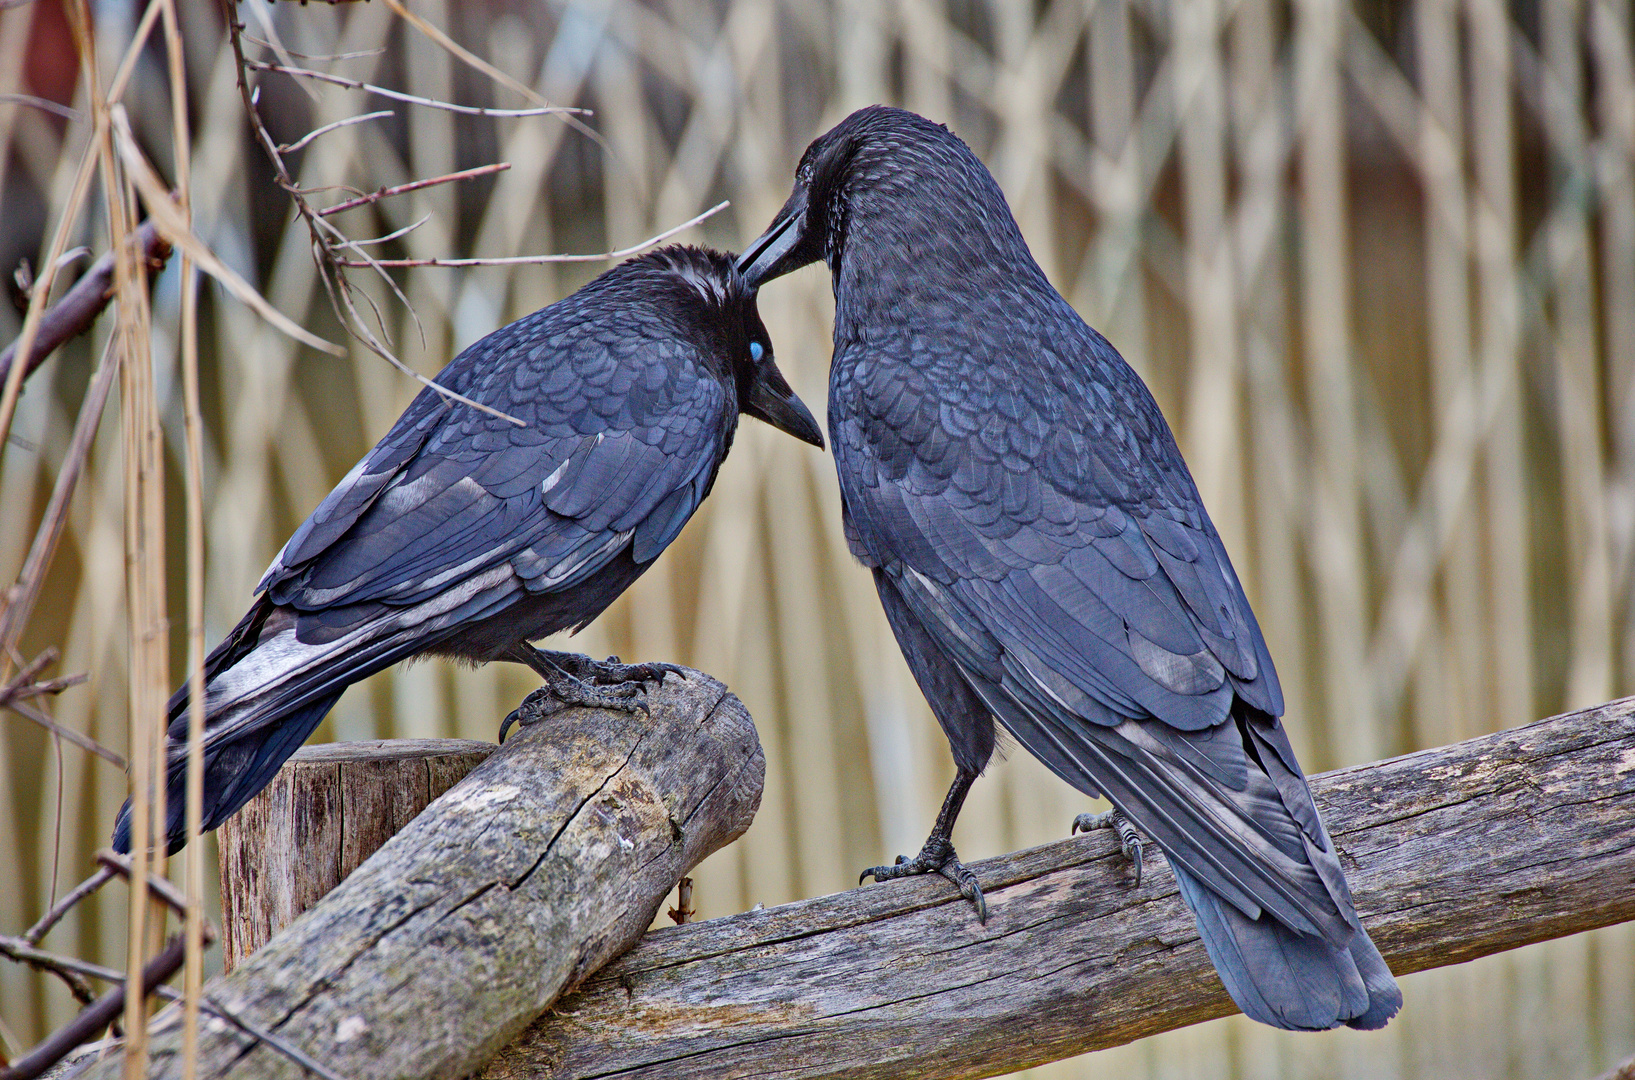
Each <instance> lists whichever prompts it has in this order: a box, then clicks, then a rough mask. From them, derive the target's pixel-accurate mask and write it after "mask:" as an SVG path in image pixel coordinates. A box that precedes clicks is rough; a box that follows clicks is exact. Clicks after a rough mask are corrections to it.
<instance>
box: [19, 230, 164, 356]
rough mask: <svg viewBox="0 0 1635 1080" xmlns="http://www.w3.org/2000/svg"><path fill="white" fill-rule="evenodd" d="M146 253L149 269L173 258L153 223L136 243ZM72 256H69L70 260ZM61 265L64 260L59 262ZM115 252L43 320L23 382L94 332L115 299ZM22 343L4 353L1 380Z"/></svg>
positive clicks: (94, 265) (95, 266)
mask: <svg viewBox="0 0 1635 1080" xmlns="http://www.w3.org/2000/svg"><path fill="white" fill-rule="evenodd" d="M133 242H134V243H135V244H136V245H138V246H139V247H140V248H141V249H142V257H143V258H144V259H146V260H147V263H148V267H149V268H150V269H153V270H157V269H159V268H160V267H162V266H164V265H165V261H166V260H167V259H169V258H170V241H168V240H166V239H165V238H164V237H163V236H162V235H160V233H159V230H158V229H157V228H156V227H155V226H154V224H153V222H151V221H148V222H144V223H143V225H142V227H141V228H140V229H138V230H137V231H136V237H135V239H134V241H133ZM70 254H72V252H69V253H65V254H64V256H63V258H67V257H68V255H70ZM59 261H60V260H59ZM52 276H54V275H46V276H45V277H44V278H42V279H41V280H40V281H39V282H36V283H35V284H34V288H39V287H40V286H41V284H42V283H43V282H45V281H49V280H50V278H51V277H52ZM113 278H114V252H112V251H107V252H104V253H103V255H102V257H101V258H100V259H98V260H97V261H96V262H95V263H92V264H91V268H90V269H89V270H87V271H85V273H84V274H82V275H81V276H80V279H79V280H78V281H76V282H75V283H74V287H73V288H71V289H69V290H68V292H67V293H65V294H64V295H63V297H62V299H60V300H58V301H57V302H56V303H55V304H52V305H51V307H50V308H48V309H47V310H46V312H45V314H43V315H41V316H40V327H39V330H38V331H37V332H36V333H35V336H34V345H33V347H32V348H30V349H29V353H28V363H27V364H26V365H25V366H24V368H23V375H22V377H23V378H25V379H26V378H28V377H29V376H30V375H32V374H34V372H35V370H36V369H38V368H39V366H40V365H41V364H43V363H45V361H46V359H47V358H48V357H49V356H50V355H51V354H52V353H53V352H55V351H56V349H57V348H58V347H59V346H60V345H62V344H63V342H65V341H68V340H69V339H71V338H74V337H77V336H78V335H80V334H83V333H84V332H85V331H87V330H89V329H90V328H91V324H92V323H94V322H95V321H96V317H97V316H98V315H100V314H101V313H102V309H103V308H105V307H107V306H108V301H109V300H111V299H113V291H112V290H113ZM18 344H19V342H18V341H14V342H12V343H11V344H10V345H8V346H6V350H5V351H4V352H0V379H5V378H6V377H7V376H8V375H10V374H11V365H12V362H13V361H14V360H15V359H16V356H17V346H18Z"/></svg>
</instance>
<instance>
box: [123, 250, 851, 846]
mask: <svg viewBox="0 0 1635 1080" xmlns="http://www.w3.org/2000/svg"><path fill="white" fill-rule="evenodd" d="M437 382H438V383H439V384H441V385H442V386H445V387H447V388H448V389H450V390H453V391H454V392H456V393H458V394H461V395H463V396H465V397H467V398H470V399H472V400H475V401H478V402H481V403H482V404H484V405H488V406H490V407H492V408H494V409H497V410H499V411H500V412H502V413H505V414H508V415H509V416H512V417H515V418H517V419H519V420H521V421H523V425H524V426H521V427H518V426H516V425H514V424H512V423H511V422H509V421H508V420H505V419H502V418H500V417H496V416H494V415H491V414H489V413H485V412H481V411H478V410H477V409H473V408H471V407H470V406H468V405H463V404H459V403H457V402H451V401H450V400H449V399H447V398H446V397H444V396H442V395H439V394H438V393H437V392H436V391H433V390H430V389H428V390H425V391H422V392H421V394H420V395H419V396H418V397H416V398H415V399H414V401H413V402H412V403H411V404H410V405H409V407H408V409H407V411H405V412H404V414H403V416H402V417H401V418H399V420H398V421H397V423H396V424H394V425H393V426H392V430H391V431H389V432H387V434H386V437H385V438H384V439H382V440H381V441H380V443H379V444H378V445H376V447H375V448H374V449H373V450H372V451H370V453H369V455H368V456H367V457H365V458H364V459H363V460H362V461H361V462H359V463H358V464H357V466H356V467H354V468H353V469H352V471H351V472H350V473H348V474H347V476H346V478H345V479H343V480H342V481H341V482H340V484H339V485H338V486H336V488H335V490H334V491H332V492H330V494H329V496H328V497H327V498H325V499H324V501H323V502H322V503H321V504H319V506H318V509H317V510H315V511H313V514H312V516H311V517H309V518H308V519H307V520H306V522H305V523H304V524H302V525H301V527H300V528H299V529H297V530H296V531H295V535H294V536H292V537H291V538H290V540H289V543H287V544H286V545H284V550H283V551H282V552H281V553H280V554H279V556H278V557H277V558H276V559H274V560H273V564H272V567H271V568H270V569H269V570H268V571H267V574H266V576H265V577H264V578H262V580H261V584H260V585H259V586H258V587H257V591H258V592H260V593H261V596H260V598H259V599H258V600H257V601H256V603H255V605H254V606H253V607H252V608H251V609H250V611H249V614H247V615H245V616H244V618H243V620H242V621H240V622H239V624H238V626H237V627H235V628H234V630H233V632H232V633H231V634H229V635H228V636H227V640H226V641H224V642H222V644H221V645H219V646H218V647H217V648H216V650H215V651H214V652H212V653H211V654H210V656H209V658H208V659H207V660H206V662H205V663H206V668H205V677H206V679H207V683H206V708H207V714H206V720H205V739H204V746H205V749H204V761H205V779H204V828H205V829H214V828H215V827H216V826H218V825H220V824H221V823H222V821H224V820H225V819H226V818H228V817H229V816H231V815H232V814H233V813H234V812H235V811H237V810H238V809H239V807H241V806H243V805H244V803H245V801H246V800H248V799H249V798H250V796H252V795H254V794H255V793H256V792H257V791H259V790H261V788H263V787H265V786H266V785H267V784H268V783H269V782H270V781H271V780H272V778H273V776H274V774H276V773H277V771H278V767H279V765H281V764H282V763H283V762H284V760H285V759H286V758H288V757H289V756H290V754H292V753H294V752H295V749H296V748H297V747H298V746H300V745H301V744H302V743H303V742H305V741H306V739H307V736H309V735H311V734H312V730H313V729H314V728H315V727H317V726H318V722H319V721H320V720H322V719H323V717H324V715H325V714H326V713H328V712H329V710H330V707H331V706H333V705H334V704H335V701H336V699H337V698H339V697H340V695H341V693H342V691H344V690H345V689H346V687H347V686H348V685H350V684H351V683H354V682H356V681H358V680H359V679H362V678H364V677H365V676H367V675H371V674H373V673H375V672H377V671H380V670H381V669H383V668H385V667H388V666H390V665H391V664H394V663H396V662H398V661H399V660H404V659H407V658H409V657H411V656H419V655H422V654H428V653H429V654H434V655H441V656H450V657H455V658H457V659H461V660H465V661H472V662H479V663H480V662H484V661H489V660H511V661H515V662H517V663H523V664H527V665H529V666H530V667H532V668H533V669H534V670H535V671H537V672H538V673H539V674H540V675H541V676H542V677H543V678H544V679H545V680H546V682H547V684H548V686H549V688H550V690H551V691H552V692H553V694H554V695H555V696H556V697H557V698H558V699H560V700H562V701H564V702H568V703H574V704H588V705H596V706H601V707H612V708H623V709H626V710H629V709H633V708H636V707H638V704H637V702H638V695H639V694H640V692H641V685H640V682H639V681H634V680H643V679H655V678H656V679H662V678H663V677H664V672H665V671H666V670H669V665H663V664H639V665H620V664H617V663H613V662H609V663H593V662H591V661H588V660H587V659H586V658H584V657H578V656H574V655H572V654H564V653H543V652H540V651H539V650H537V649H535V648H534V647H533V646H532V645H530V644H529V642H530V641H534V640H537V639H539V638H542V637H544V636H546V635H548V634H554V633H556V632H558V631H561V630H566V629H577V628H579V627H582V626H584V625H585V624H586V623H588V622H589V621H590V620H591V619H593V618H595V617H596V616H597V615H598V614H600V613H601V611H602V610H603V609H604V608H606V607H607V606H608V604H610V603H611V602H612V601H613V599H614V598H615V597H617V596H618V595H619V594H620V593H621V592H623V591H624V590H625V588H626V587H628V586H629V585H630V583H631V582H632V581H634V580H635V579H636V578H637V577H638V576H639V575H640V574H641V573H642V571H643V570H646V569H647V567H649V566H650V565H652V563H653V560H654V559H656V558H658V556H659V553H660V552H662V551H663V550H664V549H665V547H666V546H667V545H668V544H669V543H670V541H672V540H674V539H675V538H676V534H677V533H679V532H680V531H681V527H682V526H683V525H685V524H686V522H687V519H688V518H689V517H691V516H692V513H693V511H694V510H696V509H698V505H699V503H701V502H703V501H704V496H705V495H707V494H708V493H709V490H710V485H711V484H712V483H713V482H714V480H715V474H716V470H717V469H719V468H720V466H721V462H722V460H723V459H724V458H725V457H726V455H727V450H728V448H729V447H730V446H731V445H732V437H733V432H734V430H735V429H736V428H737V425H738V414H739V413H740V412H744V413H747V414H748V415H750V416H754V417H757V418H759V419H761V420H764V421H766V422H767V423H769V424H772V425H773V426H774V427H777V428H780V429H782V430H783V431H786V432H788V433H789V434H791V435H794V436H795V437H796V438H798V439H803V440H805V441H806V442H809V443H812V444H813V445H816V446H819V447H821V446H822V445H823V435H822V431H821V429H820V428H819V427H818V425H817V422H816V421H815V420H814V419H813V418H812V414H811V413H810V412H809V411H808V410H807V408H806V406H805V405H804V404H802V403H801V401H800V399H798V398H797V397H796V396H795V395H794V393H793V392H792V391H791V390H790V388H789V384H788V383H787V382H785V381H784V377H783V375H782V374H781V373H780V372H779V371H778V368H777V366H776V365H775V364H774V363H773V359H772V344H771V341H770V339H769V338H768V337H767V333H766V328H765V327H764V326H763V325H762V324H761V319H760V316H759V315H758V314H757V312H756V308H755V291H754V289H753V288H750V287H748V286H747V285H746V284H745V282H744V280H743V278H741V277H740V276H739V274H738V272H737V270H736V269H735V268H734V266H733V261H732V258H731V257H730V256H727V255H722V254H720V253H717V252H710V251H702V250H698V249H694V248H686V247H672V248H666V249H664V250H661V251H657V252H653V253H651V254H648V255H644V256H642V257H640V258H637V259H633V260H631V261H630V262H627V263H624V264H623V265H621V266H617V267H615V268H613V269H612V270H609V271H608V272H607V273H605V274H603V275H602V276H600V277H598V278H597V279H596V280H595V281H592V282H591V283H590V284H588V285H586V286H585V287H584V288H583V289H581V290H579V291H578V292H577V293H575V294H574V295H572V296H570V297H568V298H567V299H565V300H562V301H560V302H559V303H555V304H552V305H551V306H549V307H547V308H544V309H543V310H541V311H537V312H535V313H534V314H532V315H529V316H528V317H527V318H524V319H521V320H519V321H517V322H514V323H512V324H511V325H509V326H507V327H505V328H503V329H501V330H498V331H496V332H495V333H493V334H490V335H489V336H488V337H486V338H483V339H482V340H481V341H479V342H477V343H476V344H475V345H472V346H471V347H470V348H468V349H466V350H465V351H464V352H462V353H461V354H460V355H459V356H458V357H456V358H455V359H454V360H453V361H452V362H451V363H450V364H449V365H448V366H447V367H445V368H444V369H443V371H442V373H441V374H439V375H438V376H437ZM187 698H188V695H187V690H186V687H185V686H184V687H183V688H182V689H181V690H179V691H177V693H176V695H175V696H174V697H172V698H171V700H170V728H169V739H170V746H169V750H170V773H169V782H168V787H167V805H168V818H169V820H168V822H167V833H168V836H169V841H170V849H171V850H172V851H175V850H176V849H177V848H179V847H180V846H181V845H182V844H183V842H184V841H185V835H186V832H185V826H184V816H183V811H184V791H185V788H184V783H185V774H186V771H187V763H186V741H187V711H188V710H187ZM130 841H131V837H130V804H129V802H127V803H126V805H125V808H124V809H123V810H122V811H121V812H120V816H119V822H118V824H117V825H116V827H115V832H114V846H115V848H116V849H118V850H119V851H128V850H129V849H130Z"/></svg>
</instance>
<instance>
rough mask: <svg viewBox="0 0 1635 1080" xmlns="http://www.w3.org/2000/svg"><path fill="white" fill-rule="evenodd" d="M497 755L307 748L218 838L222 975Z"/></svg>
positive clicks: (378, 745)
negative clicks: (451, 789) (429, 806)
mask: <svg viewBox="0 0 1635 1080" xmlns="http://www.w3.org/2000/svg"><path fill="white" fill-rule="evenodd" d="M495 749H496V747H495V746H494V744H493V743H482V742H471V741H469V740H466V739H391V740H388V741H379V740H377V741H372V742H348V743H324V744H320V745H317V746H303V747H302V748H301V749H299V750H297V751H296V752H295V754H294V756H292V757H291V758H290V759H289V761H288V762H286V763H285V764H284V767H283V768H282V769H280V770H279V771H278V775H277V776H276V777H274V779H273V782H272V783H271V784H268V785H267V786H266V787H265V788H263V789H262V790H261V792H260V793H259V794H258V795H256V797H255V798H253V799H251V800H250V801H249V802H248V803H246V804H245V806H244V809H243V810H240V811H239V812H238V813H237V814H235V815H233V816H232V817H230V818H228V819H227V822H226V823H225V824H224V825H222V827H221V829H220V830H219V831H218V832H217V834H216V837H217V843H216V846H217V849H218V850H219V852H220V854H221V913H222V970H224V971H232V970H233V969H234V968H235V967H237V966H238V963H239V961H240V960H242V959H244V957H246V956H249V955H250V954H251V953H253V952H255V951H256V950H257V949H259V948H261V946H263V945H265V944H266V943H267V942H268V941H269V940H271V939H272V937H273V935H274V934H276V933H278V932H279V931H280V930H282V929H284V927H286V926H288V925H289V924H290V923H292V922H294V921H295V920H296V917H297V916H299V915H301V914H302V913H303V912H305V911H306V910H307V909H308V908H310V907H312V906H313V905H314V904H316V903H317V902H318V901H319V900H322V899H323V898H324V897H325V896H327V895H329V893H330V891H331V890H332V889H334V888H335V887H336V886H337V885H339V884H340V883H341V882H342V881H344V880H346V878H347V877H348V876H350V875H351V873H352V871H353V870H356V869H357V868H358V866H359V865H360V864H362V863H363V861H364V860H365V859H367V858H368V857H369V856H371V855H373V854H374V853H375V852H376V851H377V850H379V848H380V846H381V845H382V844H384V843H386V841H388V840H390V839H391V838H392V837H393V836H395V835H397V833H398V832H399V831H400V830H401V829H402V828H403V827H404V826H406V825H407V824H408V823H409V822H411V821H413V820H414V819H415V817H416V816H417V815H419V813H420V812H421V811H422V810H424V809H425V808H426V807H427V806H428V805H430V803H431V802H432V800H434V799H436V798H438V797H439V796H440V795H442V794H443V792H445V791H447V790H448V789H449V788H451V787H453V786H454V785H455V784H457V783H459V782H460V781H461V780H463V779H465V777H466V775H467V774H468V773H470V772H471V770H472V769H475V768H476V767H477V766H478V765H481V764H482V763H483V762H484V761H486V760H487V759H488V756H489V755H490V754H492V753H493V752H494V750H495Z"/></svg>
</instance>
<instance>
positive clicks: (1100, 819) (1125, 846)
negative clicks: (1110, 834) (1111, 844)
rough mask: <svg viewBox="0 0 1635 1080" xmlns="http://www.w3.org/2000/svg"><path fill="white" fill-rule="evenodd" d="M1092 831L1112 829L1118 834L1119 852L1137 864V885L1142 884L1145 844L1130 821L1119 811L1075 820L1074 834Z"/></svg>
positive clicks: (1088, 815) (1081, 815)
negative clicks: (1142, 851) (1142, 856)
mask: <svg viewBox="0 0 1635 1080" xmlns="http://www.w3.org/2000/svg"><path fill="white" fill-rule="evenodd" d="M1091 829H1112V830H1113V831H1114V832H1116V833H1118V846H1119V850H1121V851H1123V852H1124V857H1125V858H1126V859H1129V860H1130V861H1131V862H1133V863H1135V883H1136V884H1137V885H1140V884H1141V850H1142V847H1143V846H1144V845H1143V842H1142V840H1141V835H1140V834H1139V833H1137V832H1136V831H1135V826H1134V825H1131V824H1130V819H1129V818H1127V817H1125V816H1124V815H1123V814H1121V813H1119V812H1118V811H1117V810H1108V811H1107V812H1106V813H1103V814H1080V815H1079V816H1078V817H1076V818H1074V819H1073V832H1074V833H1081V832H1089V831H1090V830H1091Z"/></svg>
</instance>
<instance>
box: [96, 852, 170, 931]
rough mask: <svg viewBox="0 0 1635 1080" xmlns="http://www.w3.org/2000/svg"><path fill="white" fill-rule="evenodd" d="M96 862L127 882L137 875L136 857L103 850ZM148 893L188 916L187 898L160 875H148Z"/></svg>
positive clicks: (98, 854) (97, 855)
mask: <svg viewBox="0 0 1635 1080" xmlns="http://www.w3.org/2000/svg"><path fill="white" fill-rule="evenodd" d="M96 860H97V862H98V863H100V864H101V865H102V866H103V867H104V868H105V869H108V870H112V871H113V872H114V873H116V874H118V875H119V876H120V877H122V878H124V879H125V880H126V881H130V880H132V879H133V877H134V876H135V874H136V873H137V861H138V860H137V858H136V857H135V856H134V855H121V854H120V853H119V852H117V851H114V850H113V849H112V848H103V849H102V850H101V851H99V852H97V854H96ZM147 883H148V891H149V892H150V893H152V894H153V897H154V899H156V900H159V901H162V902H163V903H164V904H165V905H166V906H167V907H169V908H170V909H171V910H173V911H175V912H176V914H178V915H186V914H187V897H186V896H185V895H183V894H182V893H180V892H178V891H177V890H176V886H174V885H172V884H171V883H170V882H169V881H168V880H166V879H165V878H162V877H160V876H159V875H158V874H148V875H147Z"/></svg>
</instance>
